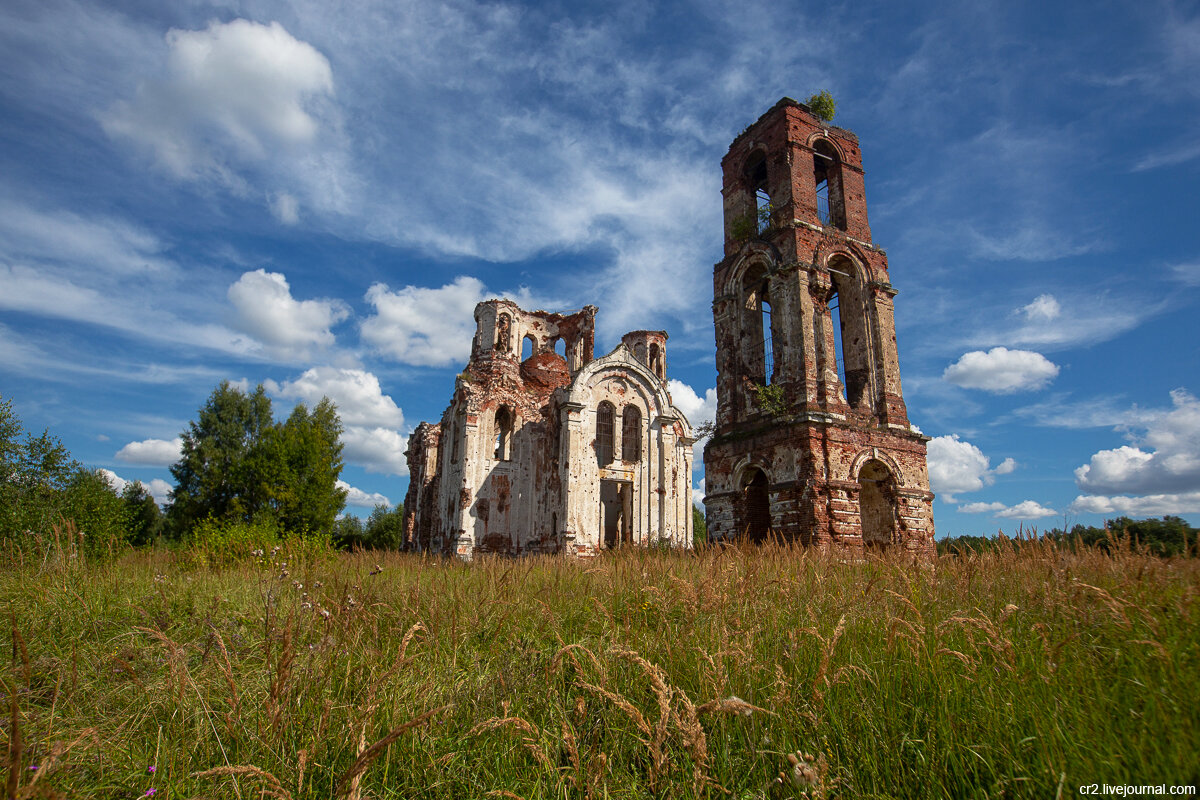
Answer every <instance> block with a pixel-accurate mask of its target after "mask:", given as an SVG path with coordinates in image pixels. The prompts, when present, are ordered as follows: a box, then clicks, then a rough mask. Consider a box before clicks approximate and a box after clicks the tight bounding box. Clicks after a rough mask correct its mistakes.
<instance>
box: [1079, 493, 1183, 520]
mask: <svg viewBox="0 0 1200 800" xmlns="http://www.w3.org/2000/svg"><path fill="white" fill-rule="evenodd" d="M1070 510H1071V511H1073V512H1075V513H1079V514H1087V513H1091V514H1115V515H1121V516H1132V517H1155V516H1164V515H1167V514H1198V513H1200V491H1195V492H1178V493H1176V494H1148V495H1142V496H1139V497H1130V496H1128V495H1117V496H1114V497H1105V496H1103V495H1080V496H1079V497H1076V498H1075V500H1074V502H1072V503H1071V507H1070Z"/></svg>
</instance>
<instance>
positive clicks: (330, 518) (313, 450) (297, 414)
mask: <svg viewBox="0 0 1200 800" xmlns="http://www.w3.org/2000/svg"><path fill="white" fill-rule="evenodd" d="M341 436H342V422H341V420H340V419H339V418H338V415H337V408H336V407H335V406H334V404H333V402H332V401H330V400H329V398H327V397H326V398H322V399H321V402H319V403H317V406H316V408H314V409H313V410H312V411H311V412H310V411H309V410H308V409H307V408H306V407H305V406H304V405H303V404H300V405H297V406H296V408H295V409H294V410H293V411H292V415H291V416H290V417H288V419H287V421H286V422H284V423H282V424H280V425H275V426H274V427H272V428H270V429H269V430H267V431H265V432H264V435H263V441H262V443H261V447H260V448H258V452H256V453H255V454H254V460H255V461H257V462H258V468H257V473H256V474H257V476H258V480H259V482H260V484H261V485H260V487H259V489H258V491H257V494H258V495H260V496H261V497H262V498H263V499H264V500H265V501H266V504H267V506H268V507H269V508H270V509H271V511H272V514H273V516H274V518H275V520H276V521H277V522H278V523H279V526H280V528H282V529H283V530H285V531H304V530H309V531H328V530H331V529H332V528H333V523H334V521H335V520H336V519H337V515H338V514H339V513H341V510H342V508H343V507H344V506H345V505H346V490H345V489H342V488H339V487H338V485H337V480H338V476H339V475H340V474H341V472H342V442H341Z"/></svg>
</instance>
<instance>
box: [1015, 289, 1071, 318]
mask: <svg viewBox="0 0 1200 800" xmlns="http://www.w3.org/2000/svg"><path fill="white" fill-rule="evenodd" d="M1020 313H1021V314H1022V316H1024V317H1025V318H1026V319H1028V320H1034V321H1042V322H1049V321H1050V320H1052V319H1056V318H1057V317H1058V316H1059V315H1060V314H1061V313H1062V306H1060V305H1059V304H1058V300H1056V299H1055V297H1054V295H1052V294H1041V295H1038V296H1037V297H1035V298H1034V300H1033V302H1032V303H1030V304H1029V305H1027V306H1023V307H1022V308H1021V310H1020Z"/></svg>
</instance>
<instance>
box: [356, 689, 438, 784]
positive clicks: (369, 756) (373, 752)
mask: <svg viewBox="0 0 1200 800" xmlns="http://www.w3.org/2000/svg"><path fill="white" fill-rule="evenodd" d="M448 708H450V706H449V705H444V706H439V707H438V708H435V709H433V710H432V711H426V712H425V713H424V714H421V715H419V716H416V717H413V718H412V719H410V720H409V721H408V722H405V723H403V724H401V725H397V726H396V727H395V728H392V730H391V731H390V732H389V733H388V734H387V735H386V736H384V737H383V738H382V739H380V740H379V741H377V742H375V744H373V745H371V746H370V747H368V748H367V749H366V750H365V751H363V753H362V755H360V756H359V757H358V760H357V761H355V762H354V763H353V764H352V765H351V766H350V769H348V770H346V772H345V773H343V774H342V777H341V779H340V780H339V781H338V784H337V788H336V789H335V790H334V793H333V796H334V797H341V796H343V795H344V794H346V792H347V791H348V790H349V788H350V783H351V782H352V781H353V780H354V779H355V778H356V777H358V776H359V775H362V774H363V773H364V772H366V770H367V767H369V766H371V762H373V761H374V760H375V759H377V758H378V757H379V754H380V753H382V752H383V751H384V750H386V749H387V747H388V745H390V744H391V743H392V742H394V741H396V740H397V739H399V738H400V737H401V736H403V735H404V732H405V731H408V730H411V729H413V728H416V727H417V726H419V725H424V724H425V723H426V722H428V721H429V720H430V719H432V718H433V717H435V716H437V715H438V714H440V713H442V712H443V711H445V710H446V709H448Z"/></svg>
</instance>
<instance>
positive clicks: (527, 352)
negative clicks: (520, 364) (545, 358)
mask: <svg viewBox="0 0 1200 800" xmlns="http://www.w3.org/2000/svg"><path fill="white" fill-rule="evenodd" d="M536 350H537V339H535V338H533V334H532V333H531V334H528V335H527V336H526V337H525V338H524V340H522V342H521V360H522V361H525V360H527V359H529V358H531V357H532V356H533V354H534V352H535V351H536Z"/></svg>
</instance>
